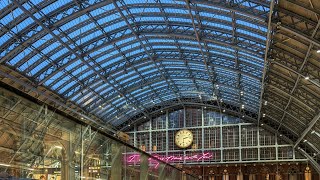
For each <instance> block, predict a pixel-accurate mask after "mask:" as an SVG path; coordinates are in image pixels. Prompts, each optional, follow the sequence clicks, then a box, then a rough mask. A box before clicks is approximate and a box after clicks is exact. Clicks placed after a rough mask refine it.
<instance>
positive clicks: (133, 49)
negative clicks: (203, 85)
mask: <svg viewBox="0 0 320 180" xmlns="http://www.w3.org/2000/svg"><path fill="white" fill-rule="evenodd" d="M169 45H170V43H169ZM190 47H192V46H190ZM164 48H165V46H164ZM139 49H140V47H139V46H137V47H134V48H131V49H129V50H127V51H125V52H123V53H126V54H130V52H134V51H136V50H139ZM159 50H161V51H168V52H175V51H176V52H179V51H178V49H177V50H175V49H155V51H156V52H158V51H159ZM161 51H160V52H161ZM183 52H187V53H193V54H198V53H199V52H198V51H195V50H186V49H184V50H183ZM215 52H216V51H213V52H212V53H209V54H210V56H211V57H214V58H212V60H211V61H215V60H217V58H224V59H229V60H230V61H234V60H233V59H231V58H230V57H228V56H224V55H222V54H215ZM106 53H107V54H108V52H106ZM143 54H144V53H143V52H140V53H137V54H135V55H132V56H128V57H127V59H128V60H127V61H129V62H130V61H132V59H133V58H135V57H138V56H141V55H143ZM158 56H161V54H160V55H158ZM118 57H122V55H121V54H116V55H113V56H110V57H109V58H108V59H106V60H103V61H101V62H99V64H104V63H105V62H108V61H111V60H112V59H116V58H118ZM241 57H242V56H241ZM94 58H99V56H98V57H96V56H95V57H94ZM158 59H159V58H157V59H156V61H158ZM76 60H77V59H76V58H75V59H74V60H71V61H70V62H69V63H67V64H65V65H62V66H61V67H60V68H59V70H56V71H55V72H53V73H52V74H50V75H48V76H46V77H45V78H44V79H42V80H41V81H40V82H39V85H41V84H43V83H44V82H45V81H46V80H48V79H49V78H51V77H52V76H54V75H55V74H56V73H58V72H59V71H60V70H61V71H62V70H64V69H65V68H66V67H68V66H69V65H71V63H72V62H74V61H76ZM180 60H182V59H180ZM120 62H124V60H123V59H122V60H120V61H116V62H114V63H112V64H110V65H108V66H106V67H104V69H109V68H111V67H114V66H115V65H116V64H119V63H120ZM135 63H136V60H135V61H133V62H130V63H129V64H130V66H128V68H129V67H132V66H134V65H135ZM193 63H198V61H195V62H193ZM209 63H210V64H212V65H214V64H213V63H211V62H209ZM241 63H242V64H247V65H249V63H247V62H243V61H242V62H241ZM126 64H128V62H127V63H126ZM251 65H254V66H256V65H255V64H250V66H251ZM81 66H82V64H79V65H78V66H75V67H74V68H73V69H78V68H79V67H81ZM218 66H219V65H218ZM220 67H221V66H220ZM253 68H259V67H253ZM73 69H71V70H70V71H73ZM43 71H44V70H42V71H39V72H38V73H37V74H38V75H35V76H40V75H41V74H43ZM85 71H89V69H86V70H85ZM115 71H116V69H115V70H113V72H115ZM108 73H109V74H110V73H112V72H111V71H110V72H108Z"/></svg>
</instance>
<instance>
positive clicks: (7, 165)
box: [0, 163, 11, 167]
mask: <svg viewBox="0 0 320 180" xmlns="http://www.w3.org/2000/svg"><path fill="white" fill-rule="evenodd" d="M0 166H6V167H9V166H11V165H10V164H2V163H1V164H0Z"/></svg>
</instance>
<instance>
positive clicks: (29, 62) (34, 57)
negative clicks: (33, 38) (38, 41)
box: [19, 54, 41, 71]
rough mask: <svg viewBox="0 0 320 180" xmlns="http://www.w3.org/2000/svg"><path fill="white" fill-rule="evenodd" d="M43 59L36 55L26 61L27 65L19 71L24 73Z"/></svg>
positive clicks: (22, 66) (23, 65)
mask: <svg viewBox="0 0 320 180" xmlns="http://www.w3.org/2000/svg"><path fill="white" fill-rule="evenodd" d="M40 58H41V56H40V55H38V54H37V55H35V56H32V57H31V58H30V59H29V60H28V61H26V62H25V63H23V64H22V65H21V66H20V67H19V69H20V70H21V71H24V70H26V69H27V68H28V67H29V66H31V65H32V64H33V63H35V62H37V61H38V60H39V59H40Z"/></svg>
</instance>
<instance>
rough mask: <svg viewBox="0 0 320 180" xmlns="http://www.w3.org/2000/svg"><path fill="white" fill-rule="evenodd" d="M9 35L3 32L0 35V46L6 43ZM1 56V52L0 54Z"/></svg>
mask: <svg viewBox="0 0 320 180" xmlns="http://www.w3.org/2000/svg"><path fill="white" fill-rule="evenodd" d="M10 38H11V37H10V36H9V34H8V33H7V34H4V35H3V36H1V37H0V46H2V45H3V44H4V43H6V42H7V41H8V40H9V39H10ZM0 56H1V54H0Z"/></svg>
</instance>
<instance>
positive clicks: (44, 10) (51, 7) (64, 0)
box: [41, 0, 71, 15]
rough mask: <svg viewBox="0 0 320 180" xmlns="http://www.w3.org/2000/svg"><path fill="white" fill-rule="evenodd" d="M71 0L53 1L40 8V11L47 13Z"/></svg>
mask: <svg viewBox="0 0 320 180" xmlns="http://www.w3.org/2000/svg"><path fill="white" fill-rule="evenodd" d="M69 2H71V0H63V1H55V2H53V3H51V4H50V5H48V6H46V7H44V8H42V9H41V11H42V12H43V13H44V14H46V15H47V14H49V13H50V12H52V11H54V10H56V9H59V8H61V7H62V6H64V5H66V4H67V3H69Z"/></svg>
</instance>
